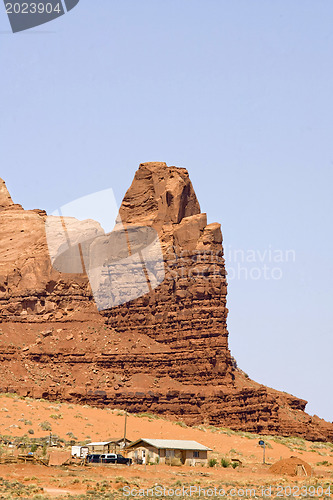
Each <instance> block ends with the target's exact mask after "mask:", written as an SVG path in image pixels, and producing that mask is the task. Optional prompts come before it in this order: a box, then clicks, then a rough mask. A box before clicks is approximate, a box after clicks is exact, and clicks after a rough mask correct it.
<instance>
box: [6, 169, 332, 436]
mask: <svg viewBox="0 0 333 500" xmlns="http://www.w3.org/2000/svg"><path fill="white" fill-rule="evenodd" d="M119 212H120V216H121V219H122V221H123V223H124V225H125V226H126V225H127V226H130V225H144V226H151V227H153V228H155V229H156V230H157V232H158V234H159V238H160V241H161V245H162V249H163V255H164V265H165V279H164V281H163V282H162V283H161V284H160V285H159V286H158V287H157V288H155V289H154V290H152V291H151V292H150V293H148V294H146V295H144V296H142V297H140V298H138V299H135V300H133V301H131V302H128V303H125V304H123V305H120V306H117V307H115V308H112V309H110V310H105V311H103V312H98V310H97V308H96V305H95V303H94V300H93V297H92V292H91V289H90V285H89V282H88V279H87V276H86V275H84V274H69V273H66V274H65V273H59V272H57V271H55V270H54V269H53V268H52V266H51V262H50V257H49V253H48V246H47V242H46V237H45V219H46V213H45V211H43V210H24V209H23V208H22V207H21V206H20V205H17V204H14V203H13V201H12V199H11V197H10V195H9V193H8V190H7V188H6V185H5V183H4V182H3V181H2V180H0V221H1V225H0V231H1V237H0V255H1V259H0V305H1V309H0V317H1V329H0V334H1V335H0V356H1V365H0V366H1V368H0V370H1V371H0V373H1V383H0V384H1V385H2V387H1V388H0V390H1V391H2V392H16V393H18V394H20V395H23V396H31V397H35V398H42V397H43V398H45V399H49V400H61V401H74V402H79V403H88V404H90V405H94V406H100V407H104V406H109V407H112V408H122V409H127V410H128V411H129V412H134V413H135V412H150V413H154V414H162V415H164V416H168V417H170V418H172V419H178V420H183V421H184V422H186V423H187V424H199V423H205V424H212V425H215V426H223V427H230V428H231V429H234V430H243V431H248V432H255V433H260V434H280V435H285V436H290V435H294V436H302V437H305V438H307V439H310V440H322V441H326V440H332V439H333V424H332V423H328V422H325V421H324V420H322V419H320V418H318V417H316V416H315V417H311V416H309V415H308V414H307V413H305V412H304V408H305V406H306V401H304V400H302V399H299V398H297V397H294V396H292V395H289V394H287V393H284V392H279V391H276V390H274V389H271V388H268V387H265V386H263V385H260V384H258V383H256V382H254V381H252V380H251V379H249V378H248V377H247V376H245V374H244V373H243V372H242V371H241V370H240V369H239V368H237V364H236V362H235V360H234V359H233V358H232V356H231V354H230V351H229V347H228V330H227V314H228V309H227V306H226V300H227V273H226V269H225V261H224V258H223V247H222V233H221V227H220V224H217V223H214V224H207V217H206V214H204V213H201V210H200V205H199V202H198V200H197V197H196V194H195V192H194V189H193V186H192V183H191V181H190V178H189V174H188V172H187V170H186V169H184V168H177V167H168V166H167V165H166V164H165V163H157V162H154V163H143V164H141V165H140V167H139V169H138V170H137V172H136V174H135V177H134V180H133V183H132V185H131V187H130V188H129V189H128V191H127V193H126V195H125V197H124V199H123V202H122V205H121V207H120V211H119Z"/></svg>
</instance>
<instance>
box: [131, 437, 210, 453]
mask: <svg viewBox="0 0 333 500" xmlns="http://www.w3.org/2000/svg"><path fill="white" fill-rule="evenodd" d="M140 441H143V442H144V443H147V444H149V445H150V446H153V447H154V448H158V449H172V450H196V451H199V450H202V451H211V448H207V446H204V445H203V444H200V443H198V442H197V441H186V440H183V439H147V438H141V439H137V440H136V441H133V443H130V444H129V445H128V446H127V447H126V448H131V447H132V446H135V445H137V444H138V443H140Z"/></svg>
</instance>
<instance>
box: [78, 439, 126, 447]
mask: <svg viewBox="0 0 333 500" xmlns="http://www.w3.org/2000/svg"><path fill="white" fill-rule="evenodd" d="M119 441H124V438H110V439H109V441H100V442H98V443H88V444H86V445H85V446H106V445H107V444H111V443H118V442H119ZM126 441H129V439H127V438H126Z"/></svg>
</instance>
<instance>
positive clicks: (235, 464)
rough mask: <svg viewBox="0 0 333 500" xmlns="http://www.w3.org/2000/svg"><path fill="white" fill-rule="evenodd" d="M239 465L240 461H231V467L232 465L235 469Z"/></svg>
mask: <svg viewBox="0 0 333 500" xmlns="http://www.w3.org/2000/svg"><path fill="white" fill-rule="evenodd" d="M238 466H239V463H238V462H231V467H232V468H233V469H236V467H238Z"/></svg>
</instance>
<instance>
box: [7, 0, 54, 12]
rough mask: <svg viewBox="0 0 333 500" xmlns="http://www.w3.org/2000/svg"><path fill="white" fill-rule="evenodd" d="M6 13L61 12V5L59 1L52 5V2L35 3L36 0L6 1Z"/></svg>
mask: <svg viewBox="0 0 333 500" xmlns="http://www.w3.org/2000/svg"><path fill="white" fill-rule="evenodd" d="M6 11H7V14H52V13H56V14H61V13H62V7H61V4H60V3H57V4H56V5H53V4H52V3H42V2H39V3H36V2H24V3H22V4H21V3H17V2H16V3H15V2H8V3H6Z"/></svg>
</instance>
